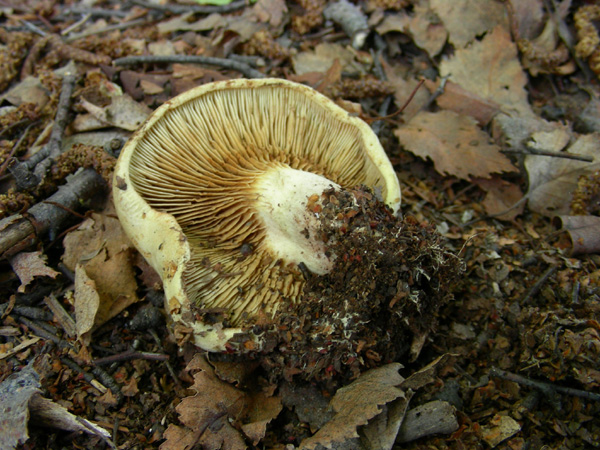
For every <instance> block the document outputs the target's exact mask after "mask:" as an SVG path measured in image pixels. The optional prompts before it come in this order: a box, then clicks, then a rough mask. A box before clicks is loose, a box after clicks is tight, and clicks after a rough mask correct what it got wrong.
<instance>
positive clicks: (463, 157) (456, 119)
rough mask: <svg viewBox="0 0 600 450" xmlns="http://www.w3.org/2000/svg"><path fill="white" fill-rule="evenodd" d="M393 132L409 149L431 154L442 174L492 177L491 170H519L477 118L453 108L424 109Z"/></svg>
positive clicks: (496, 171) (465, 176)
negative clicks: (425, 110) (431, 110)
mask: <svg viewBox="0 0 600 450" xmlns="http://www.w3.org/2000/svg"><path fill="white" fill-rule="evenodd" d="M394 134H395V135H396V136H398V139H399V140H400V143H401V144H402V145H403V146H404V147H405V148H406V149H407V150H409V151H411V152H412V153H414V154H415V155H418V156H420V157H421V158H431V159H432V160H433V163H434V165H435V169H436V170H437V171H438V172H439V173H441V174H443V175H453V176H456V177H458V178H463V179H469V177H470V176H475V177H482V178H489V177H490V176H491V174H492V173H501V172H513V171H515V170H516V169H515V168H514V167H513V165H512V164H511V162H510V160H509V159H508V158H507V157H506V156H504V155H503V154H502V153H500V147H498V146H497V145H495V144H493V143H490V142H489V140H490V137H489V135H488V134H487V133H485V132H484V131H482V130H481V129H480V128H479V127H478V126H477V123H476V122H475V120H474V119H472V118H470V117H467V116H461V115H459V114H456V113H454V112H452V111H440V112H437V113H430V112H424V111H422V112H420V113H418V114H417V115H416V116H415V117H413V118H412V119H411V120H410V122H408V123H407V124H406V125H405V126H403V127H401V128H398V129H396V130H395V131H394Z"/></svg>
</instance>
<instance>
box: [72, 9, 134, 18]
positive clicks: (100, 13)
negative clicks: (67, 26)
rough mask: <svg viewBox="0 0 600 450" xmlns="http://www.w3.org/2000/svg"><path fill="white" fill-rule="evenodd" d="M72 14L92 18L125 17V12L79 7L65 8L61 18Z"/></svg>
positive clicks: (126, 13)
mask: <svg viewBox="0 0 600 450" xmlns="http://www.w3.org/2000/svg"><path fill="white" fill-rule="evenodd" d="M72 14H83V15H90V16H92V17H120V18H123V17H127V15H128V14H129V13H128V12H127V11H122V10H120V9H102V8H86V7H81V6H67V7H65V8H64V9H63V11H62V12H61V16H67V15H72Z"/></svg>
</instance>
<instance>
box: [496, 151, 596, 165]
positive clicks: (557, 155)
mask: <svg viewBox="0 0 600 450" xmlns="http://www.w3.org/2000/svg"><path fill="white" fill-rule="evenodd" d="M502 153H519V154H522V155H539V156H552V157H554V158H565V159H574V160H576V161H585V162H594V157H593V156H587V155H578V154H576V153H567V152H552V151H550V150H538V149H535V148H528V149H527V150H524V149H519V148H507V149H504V150H502Z"/></svg>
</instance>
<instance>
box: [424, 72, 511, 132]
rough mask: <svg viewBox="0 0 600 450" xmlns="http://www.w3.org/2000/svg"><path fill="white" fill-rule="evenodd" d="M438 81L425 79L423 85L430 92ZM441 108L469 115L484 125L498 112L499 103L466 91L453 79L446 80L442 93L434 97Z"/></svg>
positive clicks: (434, 89) (436, 86)
mask: <svg viewBox="0 0 600 450" xmlns="http://www.w3.org/2000/svg"><path fill="white" fill-rule="evenodd" d="M439 85H440V81H439V80H438V82H437V83H436V82H433V81H431V80H425V86H427V89H429V91H430V92H432V93H433V92H435V91H436V89H438V87H439ZM436 102H437V104H438V106H439V107H440V108H442V109H447V110H450V111H454V112H455V113H457V114H462V115H465V116H471V117H472V118H473V119H475V120H476V121H477V123H478V124H479V125H480V126H482V127H483V126H486V125H487V124H488V123H489V122H490V121H491V120H492V118H493V117H494V116H495V115H496V114H498V113H499V112H500V105H498V104H497V103H496V102H494V101H492V100H486V99H484V98H482V97H480V96H479V95H477V94H475V93H473V92H470V91H467V90H466V89H464V88H463V87H462V86H460V85H459V84H456V83H454V82H453V81H448V82H446V85H445V86H444V89H443V92H442V94H441V95H440V96H439V97H438V98H437V99H436Z"/></svg>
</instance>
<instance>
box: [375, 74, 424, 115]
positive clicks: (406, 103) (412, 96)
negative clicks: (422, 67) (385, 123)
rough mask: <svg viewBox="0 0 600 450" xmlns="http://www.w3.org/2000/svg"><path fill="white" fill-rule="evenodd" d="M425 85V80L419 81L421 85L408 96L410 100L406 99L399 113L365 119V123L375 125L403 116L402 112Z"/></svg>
mask: <svg viewBox="0 0 600 450" xmlns="http://www.w3.org/2000/svg"><path fill="white" fill-rule="evenodd" d="M423 83H425V80H420V81H419V84H417V86H416V87H415V88H414V89H413V91H412V92H411V93H410V95H409V96H408V99H406V101H405V102H404V105H402V107H401V108H400V109H399V110H398V111H396V112H393V113H392V114H389V115H387V116H383V117H374V118H372V119H364V120H365V122H367V123H373V122H377V121H379V120H387V119H391V118H392V117H394V116H397V115H398V114H402V112H403V111H404V110H405V109H406V107H407V106H408V105H409V104H410V102H411V101H412V99H413V98H414V97H415V95H416V94H417V91H418V90H419V88H420V87H421V86H423Z"/></svg>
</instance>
